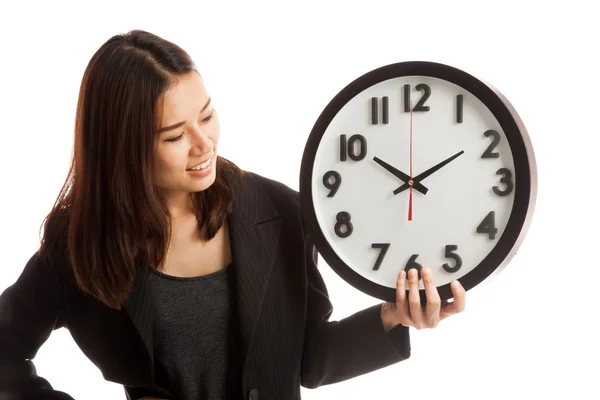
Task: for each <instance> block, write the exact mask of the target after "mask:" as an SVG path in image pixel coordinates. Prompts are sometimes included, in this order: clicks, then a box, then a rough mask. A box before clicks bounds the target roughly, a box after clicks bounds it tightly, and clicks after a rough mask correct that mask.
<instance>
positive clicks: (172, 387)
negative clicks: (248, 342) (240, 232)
mask: <svg viewBox="0 0 600 400" xmlns="http://www.w3.org/2000/svg"><path fill="white" fill-rule="evenodd" d="M232 268H233V265H232V264H230V265H228V266H227V267H225V268H224V269H222V270H219V271H216V272H213V273H211V274H208V275H203V276H198V277H192V278H180V277H175V276H171V275H166V274H164V273H162V272H160V271H157V270H156V269H154V268H151V270H152V272H153V273H152V274H151V288H152V292H153V293H152V294H153V296H152V298H153V299H154V302H155V304H154V306H155V309H156V315H155V318H154V354H155V371H156V372H155V373H156V383H157V384H158V386H160V387H163V388H165V389H167V390H169V391H171V392H172V393H173V394H174V395H175V399H177V400H200V399H202V400H222V399H230V398H234V396H233V394H234V393H232V391H233V390H236V388H237V381H238V375H237V365H238V362H237V360H236V359H235V356H236V354H237V352H236V346H235V345H236V340H235V338H236V333H237V329H236V328H237V325H236V323H235V322H236V318H235V317H236V314H235V307H234V303H233V301H232V299H233V298H234V296H232V293H231V282H232ZM235 394H237V393H235Z"/></svg>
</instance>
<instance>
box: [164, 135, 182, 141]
mask: <svg viewBox="0 0 600 400" xmlns="http://www.w3.org/2000/svg"><path fill="white" fill-rule="evenodd" d="M182 136H183V133H182V134H181V135H179V136H177V137H174V138H171V139H167V140H165V142H176V141H178V140H179V139H181V137H182Z"/></svg>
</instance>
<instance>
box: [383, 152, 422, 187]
mask: <svg viewBox="0 0 600 400" xmlns="http://www.w3.org/2000/svg"><path fill="white" fill-rule="evenodd" d="M373 161H375V162H376V163H377V164H379V165H381V166H382V167H383V168H385V169H386V170H387V171H388V172H390V173H391V174H392V175H394V176H395V177H396V178H398V179H400V180H402V181H403V182H404V183H405V184H407V185H408V184H409V183H408V182H409V181H410V176H408V175H407V174H405V173H404V172H402V171H400V170H399V169H397V168H394V167H392V166H391V165H390V164H388V163H386V162H385V161H383V160H382V159H380V158H379V157H373ZM413 188H414V189H415V190H418V191H419V192H421V193H423V194H427V191H428V190H429V189H427V188H426V187H425V186H424V185H423V184H422V183H420V182H414V183H413Z"/></svg>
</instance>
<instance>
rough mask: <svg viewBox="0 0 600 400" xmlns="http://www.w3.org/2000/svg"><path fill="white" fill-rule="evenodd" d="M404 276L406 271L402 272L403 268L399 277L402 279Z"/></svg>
mask: <svg viewBox="0 0 600 400" xmlns="http://www.w3.org/2000/svg"><path fill="white" fill-rule="evenodd" d="M405 276H406V273H405V272H404V270H402V271H400V279H404V277H405Z"/></svg>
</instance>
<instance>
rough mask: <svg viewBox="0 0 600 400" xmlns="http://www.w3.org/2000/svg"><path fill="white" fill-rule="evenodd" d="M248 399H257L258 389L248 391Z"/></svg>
mask: <svg viewBox="0 0 600 400" xmlns="http://www.w3.org/2000/svg"><path fill="white" fill-rule="evenodd" d="M248 400H258V390H256V389H252V390H250V392H248Z"/></svg>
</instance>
